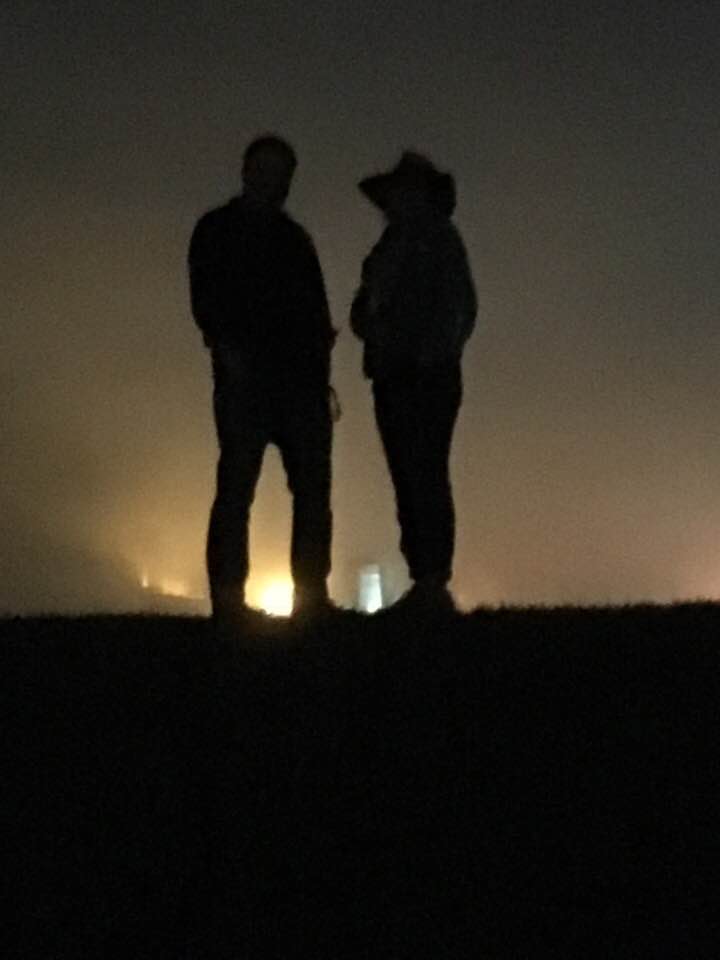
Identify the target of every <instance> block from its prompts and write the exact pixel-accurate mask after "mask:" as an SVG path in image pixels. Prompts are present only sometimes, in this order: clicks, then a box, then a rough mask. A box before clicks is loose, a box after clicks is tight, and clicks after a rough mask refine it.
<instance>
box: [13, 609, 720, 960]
mask: <svg viewBox="0 0 720 960" xmlns="http://www.w3.org/2000/svg"><path fill="white" fill-rule="evenodd" d="M0 632H2V634H3V639H2V644H1V645H0V659H1V662H2V673H1V679H0V693H1V694H2V731H3V737H4V746H3V753H4V769H5V770H6V771H7V772H6V773H3V782H2V795H3V800H2V833H3V838H2V840H3V846H4V847H5V853H4V857H3V860H4V863H5V866H4V868H3V873H4V878H5V880H6V881H9V887H10V902H11V911H10V913H9V916H10V917H11V920H10V924H9V926H6V927H5V931H6V932H5V934H3V937H4V939H5V943H6V944H7V946H5V947H2V948H0V953H1V954H2V956H3V957H4V958H7V960H10V958H26V957H27V958H30V957H32V958H34V957H42V958H47V960H51V958H52V960H60V958H63V960H64V958H73V960H75V958H80V957H85V956H89V957H97V958H103V957H115V956H118V957H126V958H128V960H139V958H146V957H147V958H165V957H168V958H187V960H190V958H192V960H195V958H198V960H201V958H205V957H207V958H215V957H218V958H226V957H227V958H237V960H242V958H249V960H254V958H277V960H286V958H287V960H290V958H295V957H312V958H317V960H320V958H326V957H327V958H332V960H342V958H345V957H363V958H368V960H370V958H372V960H375V958H378V960H394V958H406V957H407V958H410V957H412V958H418V957H436V958H443V957H459V958H464V957H472V958H478V960H481V958H506V957H507V958H522V960H533V958H535V957H540V956H553V957H558V958H566V957H567V958H573V960H574V958H584V957H588V956H593V957H595V956H597V957H605V958H608V960H615V958H624V957H632V958H646V957H647V958H653V960H655V958H660V957H668V958H677V960H694V958H697V957H706V956H707V957H717V956H720V842H719V837H720V803H719V802H718V798H719V796H720V794H719V793H718V774H719V773H720V769H719V763H718V733H719V732H720V724H719V723H718V710H719V707H720V608H719V607H717V606H713V605H692V606H678V607H672V608H652V607H648V608H628V609H622V610H594V611H593V610H585V611H583V610H551V611H512V610H508V611H499V612H482V611H479V612H477V613H475V614H472V615H469V616H464V617H460V616H458V617H455V618H451V619H446V620H444V621H438V622H434V623H433V622H432V621H431V620H425V621H424V622H410V621H408V620H407V619H402V618H401V617H400V616H399V615H397V614H396V615H393V614H392V613H391V614H383V615H380V616H377V617H375V618H373V619H364V618H362V617H360V616H358V615H355V614H346V615H343V616H342V617H341V618H339V619H338V620H337V621H336V622H333V623H332V624H331V625H328V626H327V627H325V628H324V629H322V630H316V631H306V632H304V633H303V632H302V631H300V630H295V631H293V630H292V629H291V628H288V627H284V628H278V632H277V636H276V637H274V638H268V639H266V640H264V641H262V643H261V644H260V645H259V646H258V647H257V648H255V649H254V650H250V651H246V652H243V651H242V650H241V649H240V647H239V646H238V645H235V646H234V645H233V644H230V646H229V647H222V646H221V645H220V644H218V643H217V642H216V641H215V639H214V638H213V635H212V632H211V630H210V627H209V625H208V623H207V622H205V621H203V620H193V619H175V618H122V617H108V618H86V619H76V620H63V619H48V620H5V621H0ZM6 923H7V921H6Z"/></svg>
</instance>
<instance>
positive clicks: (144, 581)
mask: <svg viewBox="0 0 720 960" xmlns="http://www.w3.org/2000/svg"><path fill="white" fill-rule="evenodd" d="M140 586H141V587H142V588H143V590H149V589H150V577H149V575H148V572H147V570H143V572H142V573H141V574H140Z"/></svg>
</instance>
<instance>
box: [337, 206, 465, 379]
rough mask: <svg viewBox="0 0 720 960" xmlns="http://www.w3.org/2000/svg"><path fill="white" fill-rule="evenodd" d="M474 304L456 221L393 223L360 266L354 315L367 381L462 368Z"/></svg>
mask: <svg viewBox="0 0 720 960" xmlns="http://www.w3.org/2000/svg"><path fill="white" fill-rule="evenodd" d="M476 312H477V301H476V297H475V287H474V284H473V280H472V276H471V274H470V268H469V265H468V261H467V254H466V252H465V247H464V245H463V242H462V239H461V237H460V234H459V233H458V231H457V229H456V228H455V226H454V225H453V224H452V223H451V221H450V220H449V219H448V218H447V217H445V216H442V215H441V214H440V213H437V212H434V211H432V210H428V211H425V212H424V213H423V214H422V215H417V216H413V217H407V218H404V219H401V220H391V221H390V223H389V224H388V226H387V227H386V228H385V231H384V232H383V234H382V236H381V237H380V240H379V241H378V243H377V244H376V245H375V246H374V247H373V249H372V250H371V251H370V254H369V255H368V256H367V257H366V259H365V262H364V263H363V269H362V282H361V285H360V288H359V290H358V292H357V294H356V296H355V299H354V301H353V305H352V311H351V315H350V323H351V326H352V329H353V331H354V332H355V333H356V334H357V336H358V337H360V339H361V340H363V341H364V343H365V359H364V369H365V373H366V375H367V376H368V377H370V378H372V379H375V380H385V379H390V378H393V377H402V378H405V377H407V376H413V375H415V374H416V373H418V372H420V371H423V370H427V371H431V370H437V369H440V368H447V367H449V366H453V365H456V364H458V363H459V362H460V357H461V355H462V350H463V347H464V345H465V341H466V340H467V338H468V337H469V336H470V334H471V332H472V330H473V326H474V324H475V314H476Z"/></svg>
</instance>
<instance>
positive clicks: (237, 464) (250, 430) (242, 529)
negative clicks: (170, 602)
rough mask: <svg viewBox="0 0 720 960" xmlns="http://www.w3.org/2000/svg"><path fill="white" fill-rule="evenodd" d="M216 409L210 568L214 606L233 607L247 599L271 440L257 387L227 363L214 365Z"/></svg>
mask: <svg viewBox="0 0 720 960" xmlns="http://www.w3.org/2000/svg"><path fill="white" fill-rule="evenodd" d="M214 373H215V394H214V411H215V420H216V426H217V433H218V443H219V446H220V455H219V459H218V465H217V487H216V493H215V499H214V501H213V505H212V509H211V511H210V522H209V525H208V535H207V552H206V560H207V571H208V580H209V584H210V597H211V601H212V606H213V611H214V612H215V613H217V612H219V611H220V610H221V609H222V610H223V611H232V609H233V608H235V607H239V606H241V605H242V604H243V603H244V600H245V582H246V580H247V576H248V571H249V557H248V528H249V521H250V507H251V505H252V502H253V499H254V497H255V488H256V486H257V481H258V478H259V476H260V469H261V467H262V460H263V454H264V451H265V446H266V443H267V437H266V432H265V429H264V425H263V418H262V416H261V415H260V411H259V409H258V406H257V402H258V401H257V391H254V390H251V389H249V387H248V384H247V383H246V382H245V381H244V380H243V378H242V376H240V375H239V374H238V371H237V370H235V369H234V368H233V367H231V365H230V363H229V362H227V361H226V362H224V363H223V365H221V363H220V361H219V360H217V358H216V362H215V366H214Z"/></svg>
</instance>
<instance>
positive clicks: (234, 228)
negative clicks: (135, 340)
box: [188, 136, 336, 626]
mask: <svg viewBox="0 0 720 960" xmlns="http://www.w3.org/2000/svg"><path fill="white" fill-rule="evenodd" d="M296 165H297V159H296V156H295V152H294V150H293V148H292V147H291V146H290V144H288V143H287V142H286V141H284V140H282V139H280V138H279V137H275V136H265V137H260V138H258V139H256V140H254V141H253V142H252V143H251V144H250V145H249V147H248V148H247V150H246V151H245V156H244V161H243V170H242V179H243V191H242V193H241V194H240V195H239V196H236V197H234V198H232V199H231V200H230V201H229V202H228V203H226V204H225V205H224V206H221V207H217V208H216V209H214V210H211V211H209V212H208V213H206V214H205V215H204V216H203V217H201V218H200V220H199V221H198V223H197V225H196V226H195V229H194V231H193V234H192V239H191V241H190V250H189V255H188V263H189V273H190V293H191V301H192V311H193V316H194V318H195V321H196V323H197V325H198V326H199V327H200V330H201V332H202V334H203V338H204V340H205V344H206V346H208V347H209V348H210V352H211V357H212V369H213V379H214V395H213V405H214V412H215V421H216V426H217V435H218V442H219V446H220V458H219V461H218V467H217V492H216V495H215V500H214V503H213V506H212V510H211V514H210V524H209V529H208V539H207V568H208V579H209V581H210V596H211V602H212V609H213V616H214V618H215V620H216V622H217V623H218V624H219V625H221V626H223V625H225V624H233V623H236V622H237V621H238V620H240V619H246V620H247V619H253V618H252V616H251V613H250V611H249V609H248V607H247V606H246V604H245V581H246V579H247V576H248V570H249V561H248V524H249V514H250V506H251V504H252V501H253V498H254V494H255V487H256V485H257V481H258V477H259V475H260V469H261V466H262V461H263V455H264V452H265V447H266V446H267V444H268V443H274V444H275V445H276V446H277V447H278V448H279V450H280V454H281V456H282V460H283V465H284V467H285V471H286V473H287V479H288V486H289V488H290V491H291V493H292V496H293V522H292V547H291V571H292V576H293V581H294V584H295V612H303V613H311V614H314V613H316V612H323V611H325V610H329V609H330V602H329V600H328V593H327V585H326V581H327V577H328V574H329V572H330V538H331V528H332V515H331V512H330V454H331V442H332V417H331V409H330V386H329V378H330V351H331V349H332V345H333V342H334V340H335V335H336V334H335V330H334V329H333V327H332V324H331V321H330V313H329V310H328V303H327V297H326V295H325V286H324V282H323V277H322V271H321V269H320V264H319V262H318V258H317V254H316V252H315V248H314V246H313V243H312V240H311V239H310V237H309V236H308V235H307V233H306V232H305V231H304V230H303V228H302V227H301V226H299V225H298V224H297V223H295V221H294V220H292V219H291V218H290V217H289V216H288V215H287V214H286V213H285V212H284V210H283V207H284V204H285V200H286V198H287V195H288V192H289V189H290V184H291V181H292V177H293V174H294V172H295V167H296Z"/></svg>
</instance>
